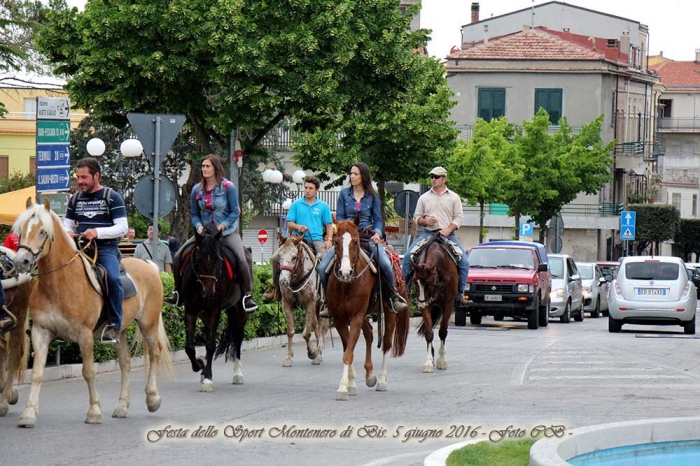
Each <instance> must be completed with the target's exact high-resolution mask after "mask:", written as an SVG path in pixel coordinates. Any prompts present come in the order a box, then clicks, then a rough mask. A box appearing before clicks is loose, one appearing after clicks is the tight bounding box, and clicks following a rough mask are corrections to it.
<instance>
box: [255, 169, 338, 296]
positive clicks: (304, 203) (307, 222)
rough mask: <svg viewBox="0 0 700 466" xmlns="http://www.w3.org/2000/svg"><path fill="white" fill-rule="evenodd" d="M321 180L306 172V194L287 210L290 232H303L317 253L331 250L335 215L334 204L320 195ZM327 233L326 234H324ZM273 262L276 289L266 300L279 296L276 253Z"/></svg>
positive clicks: (269, 292)
mask: <svg viewBox="0 0 700 466" xmlns="http://www.w3.org/2000/svg"><path fill="white" fill-rule="evenodd" d="M320 187H321V180H319V179H318V178H317V177H315V176H307V177H306V179H305V180H304V197H303V198H301V199H297V200H296V201H294V202H293V203H292V206H291V207H290V208H289V212H288V213H287V230H288V231H289V232H290V233H301V234H302V235H304V239H306V240H308V241H310V242H311V244H313V247H314V250H315V251H316V254H317V255H318V254H324V253H325V252H326V251H328V250H329V249H330V248H331V246H332V245H333V243H332V238H333V216H332V215H331V208H330V207H329V206H328V204H326V203H325V202H323V201H321V200H319V199H317V195H318V190H319V188H320ZM324 233H325V238H324ZM270 262H271V263H272V281H273V289H272V290H270V291H268V292H267V293H265V294H264V295H263V298H264V299H265V301H267V302H270V301H275V300H277V299H279V296H280V294H279V285H278V283H277V278H278V275H279V257H278V256H277V253H275V254H274V255H273V256H272V258H271V259H270Z"/></svg>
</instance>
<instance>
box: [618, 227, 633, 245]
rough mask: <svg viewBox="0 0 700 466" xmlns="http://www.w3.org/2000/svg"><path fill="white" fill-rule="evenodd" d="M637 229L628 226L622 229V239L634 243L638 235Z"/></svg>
mask: <svg viewBox="0 0 700 466" xmlns="http://www.w3.org/2000/svg"><path fill="white" fill-rule="evenodd" d="M635 230H636V227H634V226H626V227H622V228H620V239H621V240H622V241H634V238H635V235H636V231H635Z"/></svg>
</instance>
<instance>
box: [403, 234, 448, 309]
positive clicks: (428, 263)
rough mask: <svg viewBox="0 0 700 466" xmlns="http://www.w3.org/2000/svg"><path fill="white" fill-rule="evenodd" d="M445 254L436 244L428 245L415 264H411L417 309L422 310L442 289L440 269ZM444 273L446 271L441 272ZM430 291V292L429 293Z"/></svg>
mask: <svg viewBox="0 0 700 466" xmlns="http://www.w3.org/2000/svg"><path fill="white" fill-rule="evenodd" d="M444 254H445V252H444V251H443V249H442V246H440V245H439V244H437V243H433V244H430V245H428V246H427V247H426V249H425V250H424V251H423V252H422V253H421V255H420V257H419V258H418V261H417V262H414V263H412V264H411V267H412V268H413V283H414V284H415V285H416V288H417V289H418V307H419V308H423V307H425V306H426V305H427V304H428V301H429V300H430V299H431V298H435V297H437V296H439V295H440V294H441V293H440V290H439V288H441V287H442V280H441V278H440V268H441V267H442V266H443V260H442V258H443V255H444ZM443 273H446V271H443ZM429 290H430V292H429Z"/></svg>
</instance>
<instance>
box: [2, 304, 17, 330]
mask: <svg viewBox="0 0 700 466" xmlns="http://www.w3.org/2000/svg"><path fill="white" fill-rule="evenodd" d="M2 310H3V311H5V314H6V315H7V319H9V320H7V321H6V322H5V323H4V324H3V326H2V327H1V328H0V334H2V333H5V332H9V331H10V330H12V329H13V328H15V326H16V325H17V317H15V315H14V314H13V313H11V312H10V310H9V309H8V308H7V306H5V305H4V304H3V306H2ZM8 324H9V325H8Z"/></svg>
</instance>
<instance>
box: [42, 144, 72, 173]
mask: <svg viewBox="0 0 700 466" xmlns="http://www.w3.org/2000/svg"><path fill="white" fill-rule="evenodd" d="M69 147H70V146H69V145H68V144H51V145H41V146H36V166H37V168H49V167H68V166H69V165H70V151H69Z"/></svg>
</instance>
